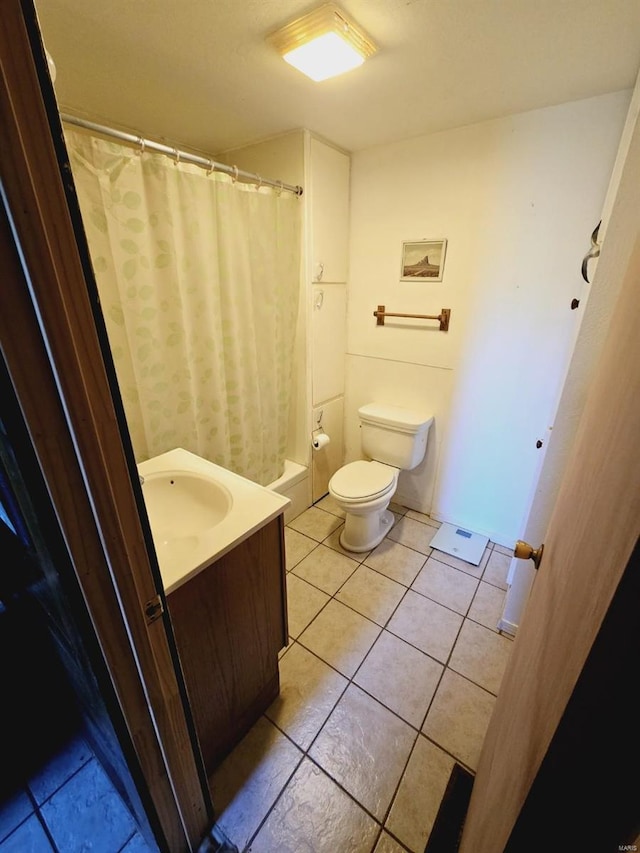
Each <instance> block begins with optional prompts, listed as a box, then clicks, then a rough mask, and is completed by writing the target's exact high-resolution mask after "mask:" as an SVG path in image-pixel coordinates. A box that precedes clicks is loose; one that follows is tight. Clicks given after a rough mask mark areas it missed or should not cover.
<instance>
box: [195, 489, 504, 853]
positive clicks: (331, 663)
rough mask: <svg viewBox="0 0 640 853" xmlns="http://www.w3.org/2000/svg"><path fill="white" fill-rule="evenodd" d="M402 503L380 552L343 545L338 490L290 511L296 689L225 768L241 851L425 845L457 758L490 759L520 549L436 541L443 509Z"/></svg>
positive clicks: (218, 786)
mask: <svg viewBox="0 0 640 853" xmlns="http://www.w3.org/2000/svg"><path fill="white" fill-rule="evenodd" d="M391 509H392V510H393V511H394V514H395V515H396V522H395V524H394V527H393V528H392V530H391V531H390V532H389V534H388V537H387V538H386V539H385V540H384V541H383V542H382V544H380V545H379V546H378V547H377V548H376V549H375V550H373V551H372V552H371V553H368V554H358V555H356V554H352V553H350V552H347V551H345V550H344V549H342V548H341V547H340V544H339V541H338V536H339V534H340V528H341V527H342V524H343V516H341V513H340V510H339V509H338V508H337V506H336V505H335V503H334V502H333V500H332V499H331V497H329V496H327V497H326V498H323V499H322V500H321V501H320V502H318V503H317V504H316V505H315V506H313V507H311V508H310V509H308V510H307V511H306V512H304V513H302V514H301V515H299V516H298V517H297V518H295V519H294V520H293V521H292V522H291V523H290V524H289V525H288V526H287V527H286V530H285V537H286V551H287V582H288V603H289V633H290V643H289V645H288V646H287V648H286V649H285V650H284V651H283V652H282V653H281V658H280V680H281V691H280V695H279V697H278V698H277V699H276V701H275V702H274V703H273V704H272V705H271V707H270V708H269V709H268V710H267V712H266V714H265V715H263V716H262V717H261V718H260V719H259V720H258V722H257V723H256V725H255V726H254V727H253V728H252V729H251V731H250V732H249V733H248V734H247V736H246V737H245V738H244V739H243V741H242V742H241V743H240V744H239V745H238V746H237V747H236V749H235V750H234V751H233V752H232V753H231V754H230V755H229V756H228V757H227V759H226V760H225V761H224V762H223V764H222V765H221V766H220V768H219V769H218V771H217V772H216V773H215V775H214V776H213V777H212V779H211V780H210V784H211V788H212V794H213V799H214V805H215V808H216V812H217V814H218V822H219V826H220V827H221V828H222V829H223V831H224V832H225V833H226V835H227V836H228V837H229V838H230V840H231V841H233V843H235V844H236V845H237V847H238V849H239V850H241V851H247V853H249V851H251V853H276V851H277V853H371V851H375V853H401V851H411V853H422V851H424V848H425V845H426V843H427V841H428V838H429V834H430V831H431V829H432V826H433V822H434V820H435V817H436V814H437V811H438V807H439V805H440V801H441V799H442V795H443V793H444V790H445V786H446V784H447V782H448V779H449V774H450V772H451V769H452V767H453V765H454V763H455V762H458V763H460V764H462V765H463V766H464V767H466V768H468V769H469V770H471V771H474V770H475V768H476V765H477V761H478V757H479V753H480V747H481V744H482V740H483V737H484V734H485V731H486V727H487V724H488V720H489V716H490V714H491V711H492V708H493V705H494V702H495V698H496V695H497V692H498V689H499V687H500V681H501V678H502V674H503V671H504V667H505V664H506V662H507V658H508V656H509V652H510V649H511V643H512V641H511V639H510V638H509V637H508V636H506V635H503V634H501V633H499V632H498V631H497V629H496V624H497V621H498V619H499V617H500V615H501V612H502V602H503V599H504V593H505V589H506V573H507V569H508V565H509V561H510V555H509V552H508V551H507V550H506V549H504V548H501V547H500V546H498V545H494V544H492V543H489V545H488V547H487V549H486V550H485V553H484V555H483V558H482V561H481V563H480V565H479V566H473V565H471V564H470V563H466V562H463V561H461V560H459V559H457V558H455V557H451V556H449V555H448V554H444V553H442V552H440V551H434V550H432V549H431V548H430V546H429V543H430V541H431V538H432V536H433V535H434V534H435V531H436V529H437V527H438V524H437V522H434V521H432V520H431V519H430V518H429V517H427V516H425V515H422V514H421V513H418V512H414V511H412V510H409V511H407V510H405V509H404V508H403V507H399V506H395V505H392V506H391Z"/></svg>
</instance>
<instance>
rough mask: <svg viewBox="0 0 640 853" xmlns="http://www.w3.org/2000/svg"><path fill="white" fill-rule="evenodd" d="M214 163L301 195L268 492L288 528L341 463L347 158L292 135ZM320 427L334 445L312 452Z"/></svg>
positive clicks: (302, 134)
mask: <svg viewBox="0 0 640 853" xmlns="http://www.w3.org/2000/svg"><path fill="white" fill-rule="evenodd" d="M216 159H217V160H219V161H221V162H224V163H227V164H229V165H235V166H237V167H238V168H239V169H244V170H246V171H248V172H254V173H256V174H258V175H265V176H274V175H277V176H278V178H279V179H280V180H283V181H284V182H286V183H289V184H293V185H296V184H300V185H301V186H302V187H304V194H303V196H302V200H301V202H302V204H303V205H304V212H303V252H302V258H303V259H302V265H301V270H300V308H299V313H298V325H297V332H296V344H295V356H294V362H293V365H292V383H293V387H292V393H291V410H290V431H289V447H288V452H287V465H286V469H285V473H284V475H283V477H282V478H280V480H279V481H277V482H276V483H275V484H271V486H272V487H274V488H276V489H277V491H280V492H281V493H283V494H286V495H287V497H289V498H290V499H291V502H292V503H291V506H290V508H289V510H288V511H287V514H286V515H285V521H287V522H288V521H290V520H291V519H292V518H294V517H295V516H296V515H298V514H299V513H301V512H302V511H304V510H305V509H306V508H307V507H308V506H310V505H311V504H312V503H313V502H315V501H317V500H319V499H320V498H321V497H322V496H323V495H325V494H326V493H327V491H328V483H329V478H330V477H331V475H332V474H333V473H334V471H337V469H338V468H339V467H340V466H341V465H342V463H343V456H344V440H343V432H344V427H343V422H344V388H345V353H346V310H347V276H348V241H349V170H350V158H349V155H348V154H347V153H346V152H344V151H341V150H340V149H338V148H336V147H335V146H333V145H332V144H331V143H329V142H327V141H326V140H323V139H321V138H319V137H317V136H315V135H314V134H312V133H311V132H310V131H308V130H296V131H292V132H290V133H286V134H283V135H279V136H277V137H272V138H270V139H267V140H264V141H262V142H258V143H255V144H252V145H248V146H245V147H242V148H236V149H233V150H231V151H226V152H223V153H221V154H220V153H218V154H217V155H216ZM318 423H321V425H322V428H323V430H324V431H325V432H326V433H327V435H329V436H330V438H331V443H330V444H329V445H328V446H327V447H324V448H323V449H321V450H318V451H312V449H311V436H312V433H313V431H314V430H315V429H316V428H317V425H318Z"/></svg>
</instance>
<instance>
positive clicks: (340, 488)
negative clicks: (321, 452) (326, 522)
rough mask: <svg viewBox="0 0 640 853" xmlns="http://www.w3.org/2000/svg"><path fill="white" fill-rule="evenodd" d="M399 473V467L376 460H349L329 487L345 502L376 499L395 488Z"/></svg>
mask: <svg viewBox="0 0 640 853" xmlns="http://www.w3.org/2000/svg"><path fill="white" fill-rule="evenodd" d="M397 475H398V469H397V468H393V467H391V466H390V465H384V464H383V463H381V462H376V461H375V460H372V461H371V462H364V461H362V460H360V461H358V462H349V463H348V464H347V465H345V466H343V467H342V468H340V469H339V470H338V471H336V473H335V474H334V475H333V477H332V478H331V482H330V483H329V488H330V491H331V492H332V493H333V495H334V497H336V498H338V499H339V500H341V501H343V502H344V503H356V502H361V501H368V500H374V499H375V498H379V497H382V496H383V495H385V494H386V493H387V492H389V491H390V490H395V486H396V481H397Z"/></svg>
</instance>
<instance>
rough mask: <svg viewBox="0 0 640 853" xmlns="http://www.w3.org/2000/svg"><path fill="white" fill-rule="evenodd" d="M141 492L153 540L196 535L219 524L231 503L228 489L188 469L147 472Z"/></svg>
mask: <svg viewBox="0 0 640 853" xmlns="http://www.w3.org/2000/svg"><path fill="white" fill-rule="evenodd" d="M142 494H143V496H144V502H145V506H146V507H147V513H148V515H149V522H150V524H151V530H152V531H153V534H154V540H155V538H156V537H157V538H158V539H161V540H167V539H180V538H184V537H191V536H199V535H201V534H202V533H205V532H206V531H207V530H209V529H210V528H211V527H215V526H216V524H220V522H221V521H222V520H223V519H224V518H226V516H227V514H228V513H229V512H230V511H231V507H232V506H233V498H232V497H231V492H230V491H229V489H227V488H225V487H224V486H223V485H222V484H221V483H216V482H214V481H213V480H210V479H207V478H206V477H203V476H201V475H199V474H195V473H192V472H190V471H189V472H187V471H159V472H158V473H157V474H147V476H146V477H145V478H144V484H143V486H142Z"/></svg>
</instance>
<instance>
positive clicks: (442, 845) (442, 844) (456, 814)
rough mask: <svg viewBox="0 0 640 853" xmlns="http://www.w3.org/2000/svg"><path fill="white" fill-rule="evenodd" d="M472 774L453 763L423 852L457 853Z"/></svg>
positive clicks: (467, 805) (471, 786)
mask: <svg viewBox="0 0 640 853" xmlns="http://www.w3.org/2000/svg"><path fill="white" fill-rule="evenodd" d="M473 780H474V776H473V774H472V773H470V772H469V771H468V770H465V768H464V767H462V766H461V765H460V764H454V765H453V770H452V771H451V775H450V776H449V781H448V783H447V787H446V789H445V792H444V796H443V797H442V802H441V803H440V808H439V809H438V814H437V815H436V819H435V822H434V824H433V829H432V830H431V834H430V835H429V840H428V842H427V846H426V847H425V849H424V853H457V851H458V850H459V847H460V839H461V838H462V829H463V827H464V821H465V818H466V817H467V809H468V808H469V800H470V799H471V790H472V788H473Z"/></svg>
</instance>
